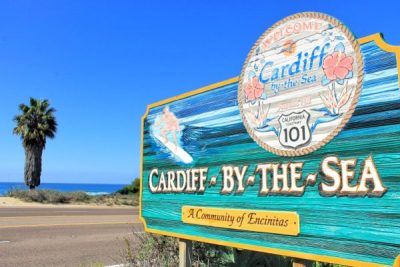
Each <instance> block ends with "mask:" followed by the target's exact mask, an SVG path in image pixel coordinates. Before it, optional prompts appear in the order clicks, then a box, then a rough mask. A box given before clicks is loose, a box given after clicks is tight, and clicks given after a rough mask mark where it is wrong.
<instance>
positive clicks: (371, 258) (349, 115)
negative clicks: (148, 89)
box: [140, 13, 400, 266]
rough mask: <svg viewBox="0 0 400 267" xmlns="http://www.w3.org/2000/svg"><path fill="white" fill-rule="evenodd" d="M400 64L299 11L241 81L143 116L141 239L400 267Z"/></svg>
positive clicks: (324, 18)
mask: <svg viewBox="0 0 400 267" xmlns="http://www.w3.org/2000/svg"><path fill="white" fill-rule="evenodd" d="M399 57H400V48H399V47H394V46H390V45H388V44H386V43H385V42H384V41H383V39H382V37H381V35H380V34H375V35H371V36H367V37H364V38H361V39H358V40H357V39H355V38H354V36H353V35H352V34H351V32H350V31H349V30H348V29H347V28H346V27H345V26H344V25H343V24H342V23H340V22H339V21H338V20H336V19H335V18H333V17H331V16H328V15H325V14H321V13H299V14H295V15H293V16H290V17H287V18H285V19H283V20H281V21H279V22H278V23H276V24H275V25H273V26H272V27H271V28H270V29H268V30H267V31H266V32H265V33H264V34H263V35H262V36H261V37H260V38H259V39H258V41H257V42H256V43H255V45H254V46H253V48H252V49H251V51H250V53H249V55H248V57H247V59H246V61H245V63H244V66H243V69H242V71H241V75H240V77H238V78H232V79H230V80H227V81H223V82H220V83H216V84H213V85H210V86H207V87H204V88H201V89H198V90H196V91H192V92H189V93H186V94H183V95H181V96H177V97H174V98H171V99H167V100H164V101H161V102H158V103H155V104H151V105H149V106H148V109H147V111H146V114H145V115H144V116H143V121H142V138H143V140H142V151H141V153H142V162H141V185H142V186H141V196H140V218H141V220H142V222H143V224H144V226H145V230H146V231H148V232H151V233H158V234H163V235H169V236H173V237H178V238H182V239H187V240H197V241H201V242H208V243H213V244H218V245H224V246H232V247H236V248H243V249H249V250H253V251H260V252H267V253H273V254H278V255H284V256H290V257H294V258H302V259H308V260H318V261H323V262H331V263H338V264H344V265H350V266H398V265H399V261H400V258H399V254H400V91H399V73H400V67H399V66H400V64H399ZM396 258H397V260H396ZM396 264H397V265H396Z"/></svg>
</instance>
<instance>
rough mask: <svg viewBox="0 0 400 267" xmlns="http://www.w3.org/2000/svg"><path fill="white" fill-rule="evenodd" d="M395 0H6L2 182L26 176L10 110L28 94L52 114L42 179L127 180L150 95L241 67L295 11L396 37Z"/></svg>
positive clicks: (164, 94)
mask: <svg viewBox="0 0 400 267" xmlns="http://www.w3.org/2000/svg"><path fill="white" fill-rule="evenodd" d="M395 2H398V1H394V0H393V1H383V0H381V1H251V0H247V1H244V0H243V1H235V0H230V1H228V0H226V1H211V0H209V1H204V0H203V1H172V0H169V1H162V0H159V1H154V0H153V1H133V0H132V1H111V0H110V1H101V0H96V1H78V0H76V1H72V0H67V1H62V0H57V1H52V0H48V1H40V0H36V1H27V0H25V1H16V0H11V1H4V0H2V1H0V101H1V102H0V103H1V106H0V182H5V181H22V180H23V165H24V151H23V148H22V146H21V141H20V139H19V138H18V137H16V136H13V135H12V128H13V126H14V122H13V121H12V118H13V116H14V115H15V114H16V113H17V112H18V104H19V103H23V102H28V99H29V97H30V96H33V97H36V98H47V99H49V100H50V102H51V104H52V105H53V106H54V107H55V108H56V109H57V113H56V116H57V119H58V123H59V129H58V133H57V136H56V139H54V140H51V141H49V142H48V143H47V147H46V150H45V151H44V157H43V175H42V182H69V183H74V182H75V183H76V182H78V183H129V182H130V181H131V180H132V179H133V178H135V177H138V175H139V163H140V119H141V116H142V115H143V114H144V112H145V110H146V105H147V104H150V103H153V102H156V101H159V100H162V99H164V98H168V97H172V96H175V95H178V94H181V93H184V92H187V91H191V90H194V89H197V88H199V87H203V86H206V85H208V84H212V83H215V82H218V81H222V80H225V79H228V78H231V77H234V76H237V75H239V73H240V70H241V67H242V64H243V62H244V60H245V58H246V55H247V53H248V52H249V50H250V48H251V46H252V45H253V43H254V42H255V41H256V40H257V38H258V37H259V36H260V35H261V34H262V33H263V32H264V31H265V30H266V29H267V28H269V27H270V26H271V25H272V24H274V23H275V22H277V21H278V20H280V19H282V18H284V17H286V16H288V15H291V14H294V13H297V12H303V11H319V12H325V13H328V14H330V15H333V16H335V17H337V18H338V19H340V20H341V21H343V22H344V23H345V24H346V25H347V26H348V27H350V29H351V30H352V31H353V32H354V34H355V35H356V36H357V37H364V36H367V35H370V34H373V33H376V32H383V33H384V35H385V39H386V41H387V42H388V43H390V44H400V31H399V25H400V19H399V13H398V11H397V10H399V8H400V4H394V3H395ZM393 5H396V6H393Z"/></svg>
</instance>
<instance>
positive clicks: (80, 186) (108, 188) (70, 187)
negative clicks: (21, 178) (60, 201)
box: [0, 182, 128, 196]
mask: <svg viewBox="0 0 400 267" xmlns="http://www.w3.org/2000/svg"><path fill="white" fill-rule="evenodd" d="M127 185H128V184H87V183H42V184H41V185H40V186H38V187H37V189H49V190H57V191H60V192H75V191H81V192H85V193H86V194H88V195H91V196H95V195H103V194H112V193H115V192H116V191H118V190H120V189H121V188H123V187H124V186H127ZM12 189H22V190H26V189H28V187H27V186H26V185H25V184H24V183H22V182H0V196H5V195H6V194H7V192H8V191H10V190H12Z"/></svg>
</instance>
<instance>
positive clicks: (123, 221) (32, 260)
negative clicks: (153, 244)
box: [0, 206, 143, 267]
mask: <svg viewBox="0 0 400 267" xmlns="http://www.w3.org/2000/svg"><path fill="white" fill-rule="evenodd" d="M133 231H135V232H141V231H143V226H142V224H141V223H140V221H139V219H138V210H137V208H133V207H129V208H97V207H96V208H87V207H84V206H82V207H73V208H71V207H68V208H67V207H62V206H61V207H43V208H42V207H0V266H2V267H8V266H10V267H11V266H12V267H14V266H18V267H19V266H32V267H33V266H40V267H42V266H43V267H46V266H78V267H79V266H82V267H86V266H95V265H96V264H104V265H112V264H120V263H121V262H123V258H122V251H123V249H124V248H125V245H124V240H123V239H124V238H125V237H129V236H130V235H131V234H132V232H133Z"/></svg>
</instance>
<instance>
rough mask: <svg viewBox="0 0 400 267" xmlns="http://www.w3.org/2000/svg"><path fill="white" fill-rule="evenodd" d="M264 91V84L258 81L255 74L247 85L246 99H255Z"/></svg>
mask: <svg viewBox="0 0 400 267" xmlns="http://www.w3.org/2000/svg"><path fill="white" fill-rule="evenodd" d="M263 92H264V87H263V85H262V84H261V83H260V82H259V81H258V79H257V77H256V76H254V77H253V78H252V79H251V81H250V82H248V83H247V85H246V87H245V93H246V99H247V100H248V101H253V100H255V99H257V98H260V97H261V96H262V94H263Z"/></svg>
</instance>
